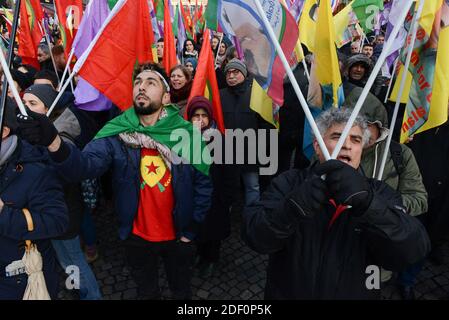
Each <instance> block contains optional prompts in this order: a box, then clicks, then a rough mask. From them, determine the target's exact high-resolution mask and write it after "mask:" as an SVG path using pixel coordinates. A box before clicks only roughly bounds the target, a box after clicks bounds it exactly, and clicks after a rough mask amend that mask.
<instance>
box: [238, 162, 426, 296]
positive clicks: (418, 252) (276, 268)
mask: <svg viewBox="0 0 449 320" xmlns="http://www.w3.org/2000/svg"><path fill="white" fill-rule="evenodd" d="M310 174H311V173H310V169H307V170H303V171H298V170H290V171H287V172H285V173H283V174H281V175H280V176H279V177H277V178H276V179H274V180H273V181H272V184H271V185H270V187H269V188H268V190H267V191H266V192H265V193H264V194H263V195H262V197H261V200H260V201H259V202H256V203H254V204H253V205H252V206H250V207H248V208H247V209H246V211H245V213H244V239H245V241H246V242H247V243H248V245H249V246H250V247H251V248H253V249H254V250H256V251H258V252H260V253H264V254H269V255H270V258H269V264H268V269H267V283H266V288H265V298H267V299H376V298H380V290H375V289H373V290H368V289H367V288H366V286H365V283H366V281H367V278H368V276H369V275H370V274H367V273H365V271H366V268H367V266H369V265H378V266H379V265H382V266H383V267H385V268H387V269H389V270H394V271H397V270H402V269H404V268H405V267H406V266H407V265H409V264H412V263H415V262H417V261H419V260H421V259H422V258H424V257H425V256H426V254H427V253H428V252H429V250H430V244H429V239H428V236H427V233H426V231H425V229H424V227H423V226H422V225H421V223H420V222H419V221H418V220H417V219H416V218H414V217H411V216H410V215H408V214H407V213H406V212H405V210H404V209H403V207H402V204H401V198H400V195H399V194H398V193H396V191H394V190H393V189H391V188H390V187H388V186H387V185H386V184H384V183H381V182H377V181H374V180H370V184H371V186H372V190H373V200H372V202H371V204H370V206H369V208H368V209H367V211H366V212H365V213H364V214H363V215H362V216H361V217H358V218H357V217H355V216H354V215H351V209H348V210H345V211H343V213H342V214H341V215H340V216H339V217H338V219H337V220H336V221H335V222H334V223H333V225H332V226H331V227H329V221H330V219H331V217H332V215H333V214H334V212H335V207H333V206H332V205H331V204H329V205H328V206H326V209H325V211H324V212H321V213H319V214H316V215H315V216H314V217H313V218H310V219H308V220H305V219H300V214H299V213H298V212H296V210H298V209H296V208H294V207H293V206H291V205H290V203H291V202H290V201H286V200H287V199H288V198H289V194H291V193H292V192H295V191H293V190H295V188H296V187H298V186H299V185H300V184H301V183H303V182H304V180H305V179H306V178H307V177H308V175H310Z"/></svg>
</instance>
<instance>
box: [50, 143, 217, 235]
mask: <svg viewBox="0 0 449 320" xmlns="http://www.w3.org/2000/svg"><path fill="white" fill-rule="evenodd" d="M67 146H68V147H69V148H70V155H69V157H68V158H67V159H66V160H64V161H63V162H61V163H57V162H54V165H55V166H56V168H57V169H58V171H59V172H60V173H61V174H62V175H63V176H64V177H65V178H66V179H67V180H69V181H72V182H74V181H80V180H83V179H92V178H95V177H99V176H101V175H103V174H104V173H105V172H106V171H107V170H108V169H109V168H112V183H113V190H114V199H115V211H116V212H117V214H118V223H119V237H120V239H122V240H125V239H127V238H128V236H129V234H130V233H131V231H132V227H133V222H134V218H135V216H136V214H137V209H138V206H139V196H140V159H141V149H140V148H132V147H130V146H127V145H125V144H124V143H123V142H122V141H121V140H120V139H119V137H118V136H111V137H106V138H101V139H96V140H93V141H91V142H90V143H89V144H88V145H87V146H86V148H84V150H83V151H82V152H81V151H80V150H78V149H77V148H76V147H74V146H73V145H70V144H68V145H67ZM172 156H173V157H176V155H175V154H174V153H173V154H172ZM179 162H181V161H179ZM171 174H172V178H173V179H172V184H173V193H174V199H175V206H174V209H173V218H174V219H173V221H174V226H175V231H176V237H177V238H180V237H181V236H184V237H186V238H188V239H191V240H192V239H195V237H196V235H197V232H198V228H199V225H200V223H201V222H202V221H203V220H204V217H205V215H206V213H207V211H208V210H209V207H210V197H211V193H212V185H211V182H210V178H209V177H208V176H206V175H204V174H202V173H201V172H199V171H198V170H196V169H195V168H194V167H193V166H191V165H189V164H183V163H180V164H172V168H171Z"/></svg>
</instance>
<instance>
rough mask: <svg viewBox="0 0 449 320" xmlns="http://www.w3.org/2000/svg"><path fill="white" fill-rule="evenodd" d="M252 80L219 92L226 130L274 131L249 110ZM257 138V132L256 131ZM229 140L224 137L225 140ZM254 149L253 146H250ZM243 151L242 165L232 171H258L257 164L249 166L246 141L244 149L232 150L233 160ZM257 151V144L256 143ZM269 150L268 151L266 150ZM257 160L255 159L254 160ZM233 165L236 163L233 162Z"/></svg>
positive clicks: (267, 142) (268, 124) (248, 79)
mask: <svg viewBox="0 0 449 320" xmlns="http://www.w3.org/2000/svg"><path fill="white" fill-rule="evenodd" d="M252 82H253V79H252V78H247V79H245V81H244V82H243V83H241V84H238V85H236V86H234V87H227V88H225V89H222V90H220V99H221V105H222V109H223V120H224V125H225V128H226V129H242V130H243V131H245V130H247V129H254V130H258V129H274V127H273V126H272V125H271V124H270V123H268V122H267V121H265V120H264V119H263V118H262V117H261V116H260V115H259V114H258V113H257V112H255V111H254V110H252V109H251V108H250V101H251V90H252ZM256 136H257V131H256ZM227 138H229V137H228V136H225V140H226V139H227ZM266 145H267V146H268V148H269V135H268V133H267V141H266ZM251 147H254V146H251ZM243 150H244V151H245V158H244V164H242V165H239V166H234V167H233V169H234V170H236V171H239V172H241V171H244V172H248V171H252V172H255V171H257V170H258V165H257V164H251V162H250V161H249V158H248V154H247V153H248V150H250V148H249V146H248V141H245V147H244V148H239V149H238V150H237V148H234V152H233V154H234V158H235V155H236V154H237V152H239V153H241V152H243ZM256 150H257V143H256ZM268 150H269V149H268ZM256 160H257V159H256ZM233 163H236V161H234V162H233Z"/></svg>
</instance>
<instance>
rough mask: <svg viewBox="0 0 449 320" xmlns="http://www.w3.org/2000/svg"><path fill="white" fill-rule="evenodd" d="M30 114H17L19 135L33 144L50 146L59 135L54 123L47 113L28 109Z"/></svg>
mask: <svg viewBox="0 0 449 320" xmlns="http://www.w3.org/2000/svg"><path fill="white" fill-rule="evenodd" d="M26 111H27V113H28V116H24V115H22V114H18V115H17V123H18V125H19V136H20V137H21V138H22V139H24V140H26V141H28V142H29V143H31V144H37V145H41V146H45V147H48V146H49V145H50V144H51V143H52V142H53V141H54V140H55V138H56V136H57V135H58V130H56V128H55V126H54V125H53V123H52V122H51V121H50V119H49V118H48V117H47V116H46V115H45V114H39V113H36V112H33V111H31V110H30V109H28V108H27V109H26Z"/></svg>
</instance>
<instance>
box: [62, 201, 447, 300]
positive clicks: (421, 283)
mask: <svg viewBox="0 0 449 320" xmlns="http://www.w3.org/2000/svg"><path fill="white" fill-rule="evenodd" d="M232 219H233V220H232V221H233V224H232V234H231V236H230V237H229V238H228V239H227V240H225V241H224V243H223V246H222V251H221V260H220V263H219V265H218V268H217V269H216V271H215V273H214V274H213V275H212V277H210V278H209V279H205V278H201V277H199V276H197V275H195V276H194V277H193V279H192V287H193V294H194V296H193V299H194V300H204V299H214V300H260V299H263V288H264V285H265V277H266V274H265V268H266V265H267V256H265V255H260V254H258V253H256V252H254V251H252V250H251V249H249V248H248V247H247V246H246V245H245V244H244V243H243V242H242V240H241V238H240V217H239V215H238V214H233V215H232ZM94 220H95V222H96V227H97V232H98V238H99V254H100V257H99V259H98V260H96V261H95V262H94V263H93V264H92V267H93V271H94V273H95V275H96V277H97V280H98V283H99V285H100V287H101V290H102V293H103V298H104V299H105V300H119V299H125V300H126V299H138V297H137V290H136V284H135V283H134V281H133V280H132V279H131V276H130V275H129V271H128V270H127V268H126V266H125V260H124V251H123V248H122V247H121V245H120V241H119V240H118V237H117V229H116V221H115V216H114V214H113V213H112V212H111V210H105V209H103V210H100V211H99V212H98V213H97V215H96V216H94ZM445 254H446V258H449V247H445ZM159 272H160V286H161V288H162V291H163V292H162V296H163V298H166V299H168V298H169V297H170V293H169V290H168V287H167V282H166V278H165V274H164V272H163V270H162V267H161V269H160V271H159ZM64 282H65V275H64V274H63V273H62V270H61V288H62V287H63V284H64ZM394 283H395V280H394V278H393V279H392V280H391V281H390V282H389V284H388V285H386V286H384V288H383V289H382V298H383V299H390V300H398V299H400V296H399V293H398V292H397V289H396V286H395V284H394ZM416 296H417V298H418V299H424V300H437V299H448V297H449V265H442V266H434V265H432V264H431V263H430V262H426V263H425V266H424V269H423V270H422V271H421V273H420V275H419V277H418V281H417V284H416ZM59 298H60V299H64V300H72V299H78V296H77V294H76V291H68V290H66V289H63V290H61V292H60V293H59Z"/></svg>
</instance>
